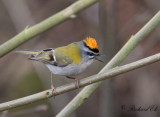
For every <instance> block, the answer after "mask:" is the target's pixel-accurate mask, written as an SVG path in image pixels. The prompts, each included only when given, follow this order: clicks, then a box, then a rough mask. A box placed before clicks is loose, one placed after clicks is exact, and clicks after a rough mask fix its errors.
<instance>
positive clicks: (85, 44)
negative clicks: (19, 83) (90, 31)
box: [17, 37, 103, 94]
mask: <svg viewBox="0 0 160 117" xmlns="http://www.w3.org/2000/svg"><path fill="white" fill-rule="evenodd" d="M17 52H18V53H21V54H27V55H30V56H29V59H30V60H35V61H39V62H42V63H44V64H45V65H46V66H47V67H48V69H49V70H50V71H51V89H52V93H53V94H54V91H55V87H54V85H53V78H52V73H53V74H56V75H62V76H66V77H67V78H70V79H74V80H75V81H76V86H77V87H78V88H79V80H78V79H76V78H75V77H73V76H75V75H77V74H80V73H82V72H83V71H84V70H85V69H86V68H87V67H88V66H89V65H91V64H92V63H93V62H94V61H95V60H98V61H100V62H103V61H101V60H99V59H98V58H97V57H98V56H103V55H102V54H99V49H98V45H97V42H96V40H95V39H94V38H91V37H86V38H85V39H84V40H82V41H79V42H73V43H71V44H69V45H67V46H62V47H58V48H55V49H53V48H48V49H45V50H41V51H17Z"/></svg>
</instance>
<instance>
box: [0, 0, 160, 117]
mask: <svg viewBox="0 0 160 117" xmlns="http://www.w3.org/2000/svg"><path fill="white" fill-rule="evenodd" d="M74 2H76V0H1V1H0V44H3V43H4V42H6V41H7V40H9V39H10V38H12V37H14V36H15V35H16V34H18V33H19V32H21V31H22V30H24V29H25V27H27V26H32V25H34V24H37V23H39V22H41V21H43V20H44V19H46V18H48V17H50V16H52V15H53V14H56V13H57V12H59V11H61V10H63V9H64V8H66V7H67V6H69V5H71V4H72V3H74ZM159 8H160V1H158V0H100V2H99V3H96V4H94V5H92V6H91V7H89V8H87V9H85V10H84V11H82V12H81V13H79V14H78V15H77V17H76V18H74V19H70V20H67V21H65V22H63V23H62V24H60V25H58V26H56V27H54V28H52V29H51V30H49V31H46V32H44V33H42V34H40V35H39V36H37V37H35V38H34V39H32V40H30V41H28V42H26V43H25V44H23V45H21V46H20V47H18V48H17V49H15V50H41V49H45V48H56V47H59V46H64V45H67V44H69V43H71V42H74V41H80V40H82V39H84V38H85V37H87V36H91V37H94V38H96V40H97V41H98V45H99V49H100V51H101V53H104V54H106V55H107V59H104V58H103V59H102V60H103V61H104V62H105V64H106V63H107V62H108V61H109V60H110V59H111V58H112V57H113V56H114V55H115V54H116V53H117V52H118V50H119V49H120V48H121V47H122V46H123V45H124V44H125V43H126V42H127V40H128V39H129V38H130V36H131V35H133V34H135V33H136V32H137V31H138V30H139V29H141V27H142V26H143V25H145V24H146V23H147V21H149V20H150V19H151V18H152V17H153V16H154V15H155V13H156V12H157V11H158V10H159ZM159 31H160V27H158V28H157V29H156V30H155V31H154V32H152V34H151V35H150V36H148V37H147V39H145V41H143V42H142V43H141V44H140V45H139V46H137V47H136V49H135V50H134V51H133V52H132V53H131V54H130V55H129V56H128V57H127V59H126V60H125V61H124V62H123V63H122V64H127V63H130V62H133V61H136V60H138V59H142V58H144V57H147V56H150V55H153V54H156V53H158V52H159V50H160V33H159ZM105 64H102V63H99V62H96V63H94V64H93V65H92V66H91V67H90V68H89V69H87V70H86V71H85V72H84V73H82V74H81V75H78V76H76V77H77V78H79V79H81V78H84V77H87V76H90V75H93V74H96V73H98V72H99V71H100V69H101V68H103V66H104V65H105ZM122 64H121V65H122ZM53 78H54V79H53V80H54V84H55V85H56V86H61V85H64V84H67V83H70V82H74V81H73V80H70V79H66V78H65V77H63V76H56V75H53ZM49 88H50V72H49V70H48V69H47V68H46V67H45V66H44V65H43V64H42V63H38V62H33V61H29V60H27V57H26V56H23V55H18V54H16V53H14V51H12V52H10V53H9V54H7V55H6V56H4V57H3V58H1V59H0V103H2V102H6V101H10V100H13V99H17V98H20V97H24V96H28V95H31V94H34V93H38V92H41V91H43V90H47V89H49ZM159 89H160V63H159V62H157V63H156V64H152V65H149V66H147V67H144V68H141V69H138V70H135V71H132V72H129V73H125V74H123V75H120V76H117V77H115V78H112V79H108V80H105V81H104V83H103V85H102V86H101V87H99V88H98V89H97V90H96V91H95V92H94V93H93V94H92V95H91V97H90V98H89V99H87V101H86V102H85V103H84V104H83V105H82V106H81V107H80V108H79V109H78V110H76V112H75V113H73V114H72V117H133V116H134V117H159V116H160V93H159ZM80 90H81V89H78V90H76V91H72V92H68V93H65V94H62V95H59V96H56V97H55V98H50V99H46V100H42V101H40V102H36V103H33V104H29V105H26V106H23V107H19V108H16V109H12V110H10V111H5V112H3V113H0V117H2V116H3V117H20V116H23V117H27V116H30V117H32V116H34V117H43V116H55V115H56V114H57V113H59V112H60V111H61V109H63V108H64V106H65V105H67V104H68V103H69V101H70V100H71V99H72V98H73V97H74V96H75V95H76V94H77V93H78V92H79V91H80ZM140 107H141V108H149V107H153V110H148V111H128V110H130V109H132V108H133V109H134V108H140Z"/></svg>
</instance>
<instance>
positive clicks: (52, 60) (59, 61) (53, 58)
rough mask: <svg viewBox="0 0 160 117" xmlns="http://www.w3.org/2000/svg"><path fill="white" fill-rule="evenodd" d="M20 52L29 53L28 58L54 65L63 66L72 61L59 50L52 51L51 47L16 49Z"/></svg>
mask: <svg viewBox="0 0 160 117" xmlns="http://www.w3.org/2000/svg"><path fill="white" fill-rule="evenodd" d="M17 52H18V53H21V54H26V55H30V57H29V58H28V59H30V60H35V61H40V62H43V63H45V64H51V65H54V66H59V67H65V66H67V65H69V64H71V63H72V62H73V60H72V59H70V58H69V57H66V56H64V54H62V53H61V52H59V51H56V52H55V51H54V49H53V48H48V49H45V50H41V51H17Z"/></svg>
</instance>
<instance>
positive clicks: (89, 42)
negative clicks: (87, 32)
mask: <svg viewBox="0 0 160 117" xmlns="http://www.w3.org/2000/svg"><path fill="white" fill-rule="evenodd" d="M83 42H85V44H86V45H87V46H88V47H89V48H91V49H98V45H97V42H96V40H95V39H94V38H91V37H87V38H86V39H85V40H83Z"/></svg>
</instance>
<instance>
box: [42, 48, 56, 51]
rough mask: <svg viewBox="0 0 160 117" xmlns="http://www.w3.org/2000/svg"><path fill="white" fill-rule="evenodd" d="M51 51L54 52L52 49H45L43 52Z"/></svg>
mask: <svg viewBox="0 0 160 117" xmlns="http://www.w3.org/2000/svg"><path fill="white" fill-rule="evenodd" d="M52 50H54V49H53V48H47V49H45V50H43V51H45V52H48V51H52Z"/></svg>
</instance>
